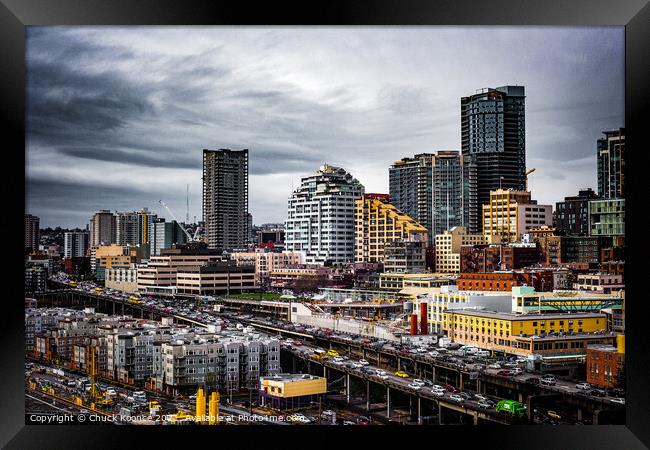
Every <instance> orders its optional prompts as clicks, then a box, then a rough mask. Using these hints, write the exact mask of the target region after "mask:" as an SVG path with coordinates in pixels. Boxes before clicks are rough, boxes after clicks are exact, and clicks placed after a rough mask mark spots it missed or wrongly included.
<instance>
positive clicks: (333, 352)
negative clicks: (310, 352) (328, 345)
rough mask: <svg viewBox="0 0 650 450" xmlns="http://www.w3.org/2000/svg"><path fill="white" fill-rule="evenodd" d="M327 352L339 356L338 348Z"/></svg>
mask: <svg viewBox="0 0 650 450" xmlns="http://www.w3.org/2000/svg"><path fill="white" fill-rule="evenodd" d="M327 354H328V355H330V356H339V352H337V351H336V350H328V351H327Z"/></svg>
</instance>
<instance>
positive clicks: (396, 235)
mask: <svg viewBox="0 0 650 450" xmlns="http://www.w3.org/2000/svg"><path fill="white" fill-rule="evenodd" d="M355 222H356V226H355V229H356V232H355V250H354V253H355V257H354V261H355V262H358V263H360V262H372V263H376V262H384V250H385V248H386V245H387V244H388V243H391V242H394V241H410V242H416V241H417V242H420V243H422V242H424V246H423V245H422V244H420V246H419V251H420V252H421V253H422V254H421V255H420V256H421V258H419V259H421V260H422V262H423V264H422V265H423V266H424V257H425V255H424V251H425V249H426V243H427V242H428V231H427V229H426V227H424V226H423V225H421V224H420V223H418V222H417V221H415V220H414V219H413V218H411V217H410V216H409V215H407V214H404V213H403V212H402V211H400V210H399V209H397V208H396V207H395V206H394V205H392V204H391V203H389V196H388V195H386V194H364V195H362V196H361V198H360V199H359V200H357V201H356V211H355ZM402 249H403V250H404V251H403V252H395V253H394V255H395V256H397V253H402V256H406V255H407V254H409V252H406V251H405V246H402ZM396 250H397V249H396Z"/></svg>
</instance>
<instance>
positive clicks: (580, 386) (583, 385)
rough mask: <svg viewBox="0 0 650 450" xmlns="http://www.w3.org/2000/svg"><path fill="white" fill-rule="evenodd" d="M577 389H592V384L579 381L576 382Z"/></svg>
mask: <svg viewBox="0 0 650 450" xmlns="http://www.w3.org/2000/svg"><path fill="white" fill-rule="evenodd" d="M576 389H580V390H581V391H588V390H589V389H591V385H590V384H589V383H578V384H576Z"/></svg>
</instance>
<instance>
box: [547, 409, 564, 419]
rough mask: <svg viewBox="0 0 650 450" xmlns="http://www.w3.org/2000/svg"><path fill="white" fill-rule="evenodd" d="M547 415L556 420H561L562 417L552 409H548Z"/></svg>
mask: <svg viewBox="0 0 650 450" xmlns="http://www.w3.org/2000/svg"><path fill="white" fill-rule="evenodd" d="M546 415H547V416H548V417H550V418H551V419H555V420H560V419H561V418H562V417H561V416H560V415H559V414H558V413H556V412H555V411H552V410H549V411H546Z"/></svg>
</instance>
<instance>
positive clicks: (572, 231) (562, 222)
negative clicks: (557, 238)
mask: <svg viewBox="0 0 650 450" xmlns="http://www.w3.org/2000/svg"><path fill="white" fill-rule="evenodd" d="M595 198H596V193H595V192H594V191H593V190H592V189H581V190H580V191H579V192H578V195H577V196H573V197H565V198H564V201H563V202H557V203H556V204H555V213H554V214H553V226H554V227H555V228H556V229H557V231H558V232H559V233H563V234H565V235H569V236H589V200H593V199H595Z"/></svg>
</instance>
